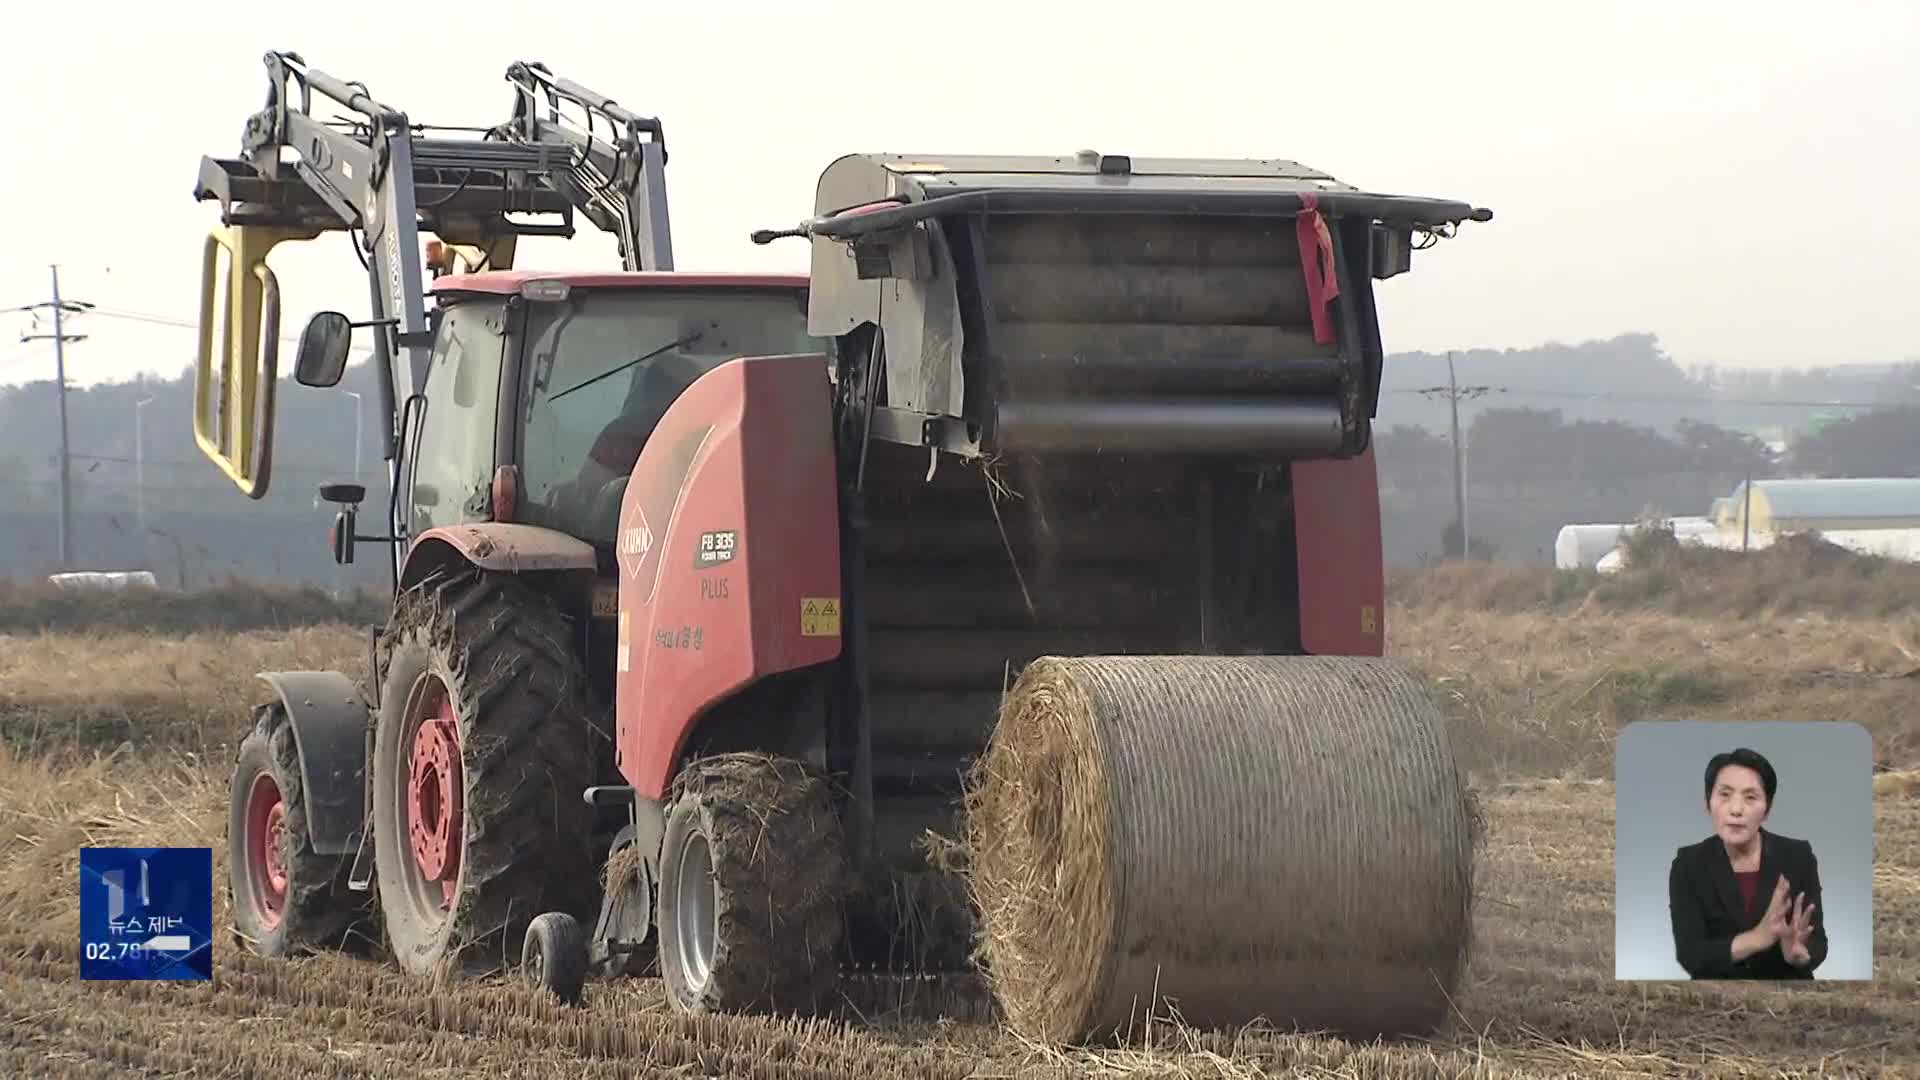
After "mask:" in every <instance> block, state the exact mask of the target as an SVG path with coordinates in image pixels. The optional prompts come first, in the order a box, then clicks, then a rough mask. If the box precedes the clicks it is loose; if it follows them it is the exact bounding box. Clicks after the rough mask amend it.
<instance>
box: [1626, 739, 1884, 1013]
mask: <svg viewBox="0 0 1920 1080" xmlns="http://www.w3.org/2000/svg"><path fill="white" fill-rule="evenodd" d="M1614 791H1615V800H1616V804H1615V814H1614V978H1616V979H1619V980H1632V981H1640V980H1685V979H1702V980H1705V979H1768V980H1807V979H1819V980H1852V981H1862V980H1871V979H1872V978H1873V736H1872V735H1871V734H1869V733H1868V732H1867V730H1866V729H1865V728H1863V727H1861V726H1860V725H1858V724H1851V723H1831V722H1824V721H1808V722H1792V721H1787V722H1739V723H1728V722H1720V721H1679V722H1667V721H1660V722H1655V721H1641V722H1638V723H1634V724H1630V725H1628V726H1627V727H1626V728H1625V729H1623V730H1622V731H1621V732H1620V736H1619V739H1618V742H1617V744H1616V750H1615V759H1614Z"/></svg>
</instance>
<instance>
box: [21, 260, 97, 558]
mask: <svg viewBox="0 0 1920 1080" xmlns="http://www.w3.org/2000/svg"><path fill="white" fill-rule="evenodd" d="M51 269H52V270H53V302H52V303H47V304H28V305H26V306H25V307H24V308H21V309H20V310H23V311H33V310H36V309H38V308H43V307H50V308H52V309H53V333H52V334H22V335H20V340H21V341H42V340H45V339H47V338H52V339H53V371H54V380H53V381H54V387H55V390H56V392H57V393H58V394H59V397H60V569H61V570H62V571H66V570H71V569H73V491H72V488H71V487H70V486H69V485H70V484H71V480H72V474H73V467H72V457H71V456H70V455H69V454H68V452H67V351H66V344H67V342H69V341H85V340H86V339H87V335H85V334H69V333H67V332H66V324H65V323H64V322H62V320H61V318H60V316H61V315H63V314H65V313H67V312H72V313H73V314H75V315H82V314H85V313H86V312H87V311H89V310H91V309H92V307H93V305H92V304H88V303H81V302H76V301H63V300H61V299H60V267H59V266H58V265H55V266H53V267H51Z"/></svg>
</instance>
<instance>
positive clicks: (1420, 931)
mask: <svg viewBox="0 0 1920 1080" xmlns="http://www.w3.org/2000/svg"><path fill="white" fill-rule="evenodd" d="M967 810H968V838H967V843H968V848H969V851H968V862H969V866H970V868H971V887H972V889H973V891H974V897H975V901H976V903H977V904H978V905H979V908H980V911H981V940H980V942H979V945H978V951H979V959H980V960H981V961H982V966H983V967H984V968H985V969H986V973H987V976H988V978H989V979H990V980H991V981H992V984H993V986H994V990H995V994H996V996H997V997H998V998H999V1000H1000V1005H1001V1007H1002V1009H1003V1010H1004V1012H1005V1014H1006V1017H1007V1020H1008V1022H1009V1024H1010V1025H1011V1026H1012V1027H1013V1028H1014V1029H1015V1030H1016V1031H1018V1032H1020V1033H1021V1034H1023V1035H1025V1036H1026V1037H1028V1038H1032V1039H1038V1040H1044V1041H1048V1042H1075V1041H1082V1040H1085V1039H1090V1038H1101V1037H1105V1036H1107V1035H1111V1034H1113V1033H1115V1032H1118V1031H1121V1030H1124V1029H1125V1028H1127V1027H1128V1026H1129V1025H1130V1024H1131V1025H1133V1026H1135V1027H1138V1026H1139V1025H1140V1024H1141V1023H1142V1022H1143V1021H1144V1019H1145V1017H1146V1016H1147V1015H1149V1011H1150V1010H1151V1012H1152V1014H1154V1015H1161V1014H1163V1013H1164V1010H1165V1008H1166V1007H1167V1006H1169V1005H1171V1006H1172V1007H1173V1008H1175V1009H1177V1011H1178V1012H1179V1014H1180V1018H1181V1019H1182V1020H1183V1021H1184V1022H1186V1023H1188V1024H1191V1025H1194V1026H1196V1027H1223V1026H1237V1025H1241V1024H1246V1023H1250V1022H1254V1021H1256V1020H1260V1019H1265V1020H1267V1021H1268V1022H1270V1023H1273V1024H1276V1025H1279V1026H1283V1027H1300V1028H1305V1029H1321V1030H1331V1031H1335V1032H1338V1033H1341V1034H1346V1035H1350V1036H1354V1037H1360V1038H1369V1037H1374V1036H1389V1037H1391V1036H1394V1035H1401V1034H1409V1033H1419V1032H1424V1031H1429V1030H1431V1029H1432V1028H1434V1027H1435V1026H1437V1025H1438V1024H1439V1023H1440V1022H1441V1021H1442V1020H1443V1019H1444V1017H1445V1013H1446V1009H1447V998H1448V996H1449V995H1450V994H1451V993H1452V991H1453V990H1454V988H1455V986H1456V982H1457V980H1458V978H1459V975H1460V973H1461V971H1462V970H1463V969H1464V967H1465V964H1466V959H1467V953H1468V949H1469V941H1470V935H1471V928H1472V904H1473V880H1472V879H1473V845H1474V839H1475V835H1474V834H1475V831H1476V827H1475V822H1474V808H1473V807H1472V805H1471V796H1470V793H1469V792H1468V790H1467V788H1466V785H1465V782H1464V779H1463V777H1462V776H1461V775H1460V774H1459V772H1458V770H1457V768H1456V765H1455V762H1454V758H1453V754H1452V751H1451V748H1450V746H1449V744H1448V742H1447V737H1446V729H1445V723H1444V720H1443V719H1442V717H1441V715H1440V713H1439V711H1438V710H1437V708H1436V707H1435V706H1434V704H1433V702H1432V700H1431V699H1430V698H1429V697H1428V696H1427V695H1426V693H1425V692H1424V690H1423V688H1422V687H1421V686H1420V685H1419V683H1418V682H1416V680H1415V679H1414V678H1413V677H1412V676H1410V675H1409V674H1407V673H1405V672H1404V671H1403V670H1402V669H1400V668H1399V667H1398V666H1396V665H1394V664H1392V663H1391V662H1388V661H1384V660H1377V659H1366V658H1344V657H1230V656H1192V657H1091V658H1076V659H1059V658H1052V657H1048V658H1043V659H1041V660H1038V661H1035V662H1034V663H1033V664H1031V665H1029V666H1028V667H1027V669H1026V670H1025V672H1024V673H1023V674H1022V675H1021V677H1020V679H1019V681H1018V682H1017V683H1016V684H1015V685H1014V687H1013V689H1012V690H1011V691H1010V692H1009V694H1008V696H1007V701H1006V704H1005V707H1004V709H1003V713H1002V716H1001V720H1000V724H999V726H998V728H997V729H996V731H995V733H994V736H993V739H992V741H991V743H990V745H989V746H988V749H987V752H986V753H985V754H984V755H982V757H981V759H980V761H979V763H978V764H977V766H976V769H975V772H974V774H973V776H972V778H971V781H970V784H969V790H968V795H967Z"/></svg>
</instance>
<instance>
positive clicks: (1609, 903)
mask: <svg viewBox="0 0 1920 1080" xmlns="http://www.w3.org/2000/svg"><path fill="white" fill-rule="evenodd" d="M1389 633H1390V641H1391V644H1390V650H1391V652H1392V653H1393V654H1394V655H1396V656H1398V657H1399V658H1401V659H1402V660H1404V661H1406V662H1407V663H1409V664H1411V665H1413V666H1415V667H1416V668H1418V669H1419V670H1421V671H1423V672H1424V673H1426V674H1427V675H1428V676H1430V677H1431V678H1432V679H1433V680H1434V683H1435V686H1436V687H1437V689H1438V691H1439V693H1440V695H1441V698H1442V701H1443V704H1444V706H1445V708H1446V709H1447V712H1448V714H1449V717H1450V719H1451V721H1452V723H1453V725H1454V731H1455V735H1456V738H1457V739H1458V742H1459V745H1460V749H1461V752H1462V755H1463V757H1464V759H1465V761H1466V763H1467V764H1468V766H1469V767H1470V769H1471V773H1472V778H1473V783H1474V784H1475V786H1476V788H1478V789H1479V791H1480V792H1481V798H1482V805H1483V807H1484V809H1485V811H1486V813H1487V818H1488V830H1489V831H1488V842H1487V847H1486V851H1485V855H1484V866H1483V869H1482V872H1481V874H1482V876H1481V888H1480V895H1479V899H1478V909H1477V916H1476V934H1477V944H1476V953H1475V958H1474V961H1473V965H1472V967H1471V970H1470V972H1469V975H1468V978H1467V979H1466V982H1465V984H1464V986H1463V987H1462V988H1461V992H1460V994H1459V997H1458V1001H1457V1002H1456V1009H1455V1017H1454V1019H1453V1021H1452V1022H1451V1023H1450V1024H1449V1025H1448V1027H1447V1028H1446V1029H1445V1030H1443V1031H1442V1032H1440V1033H1438V1034H1437V1035H1436V1036H1435V1037H1434V1038H1432V1039H1430V1040H1427V1041H1424V1042H1409V1043H1399V1044H1391V1045H1355V1044H1351V1043H1347V1042H1343V1041H1340V1040H1330V1039H1321V1038H1315V1037H1310V1036H1300V1035H1282V1034H1275V1033H1269V1032H1260V1031H1250V1032H1237V1033H1198V1032H1193V1031H1189V1030H1185V1029H1183V1028H1180V1027H1179V1026H1178V1025H1176V1024H1171V1023H1166V1022H1162V1023H1158V1024H1156V1025H1154V1030H1152V1031H1150V1032H1148V1031H1142V1032H1141V1033H1140V1034H1139V1035H1138V1036H1137V1037H1136V1038H1135V1039H1133V1040H1132V1041H1131V1042H1130V1043H1129V1044H1127V1045H1126V1046H1125V1047H1124V1048H1121V1049H1105V1050H1098V1051H1095V1050H1061V1049H1055V1048H1047V1047H1040V1046H1034V1045H1028V1044H1023V1043H1021V1042H1019V1041H1017V1040H1015V1039H1014V1038H1012V1037H1011V1036H1009V1035H1006V1034H1004V1033H1003V1032H1001V1031H1000V1030H999V1029H997V1028H995V1027H994V1026H992V1024H991V1023H990V1022H982V1018H981V1017H978V1016H977V1015H976V1016H969V1014H968V1008H966V1007H962V1006H967V1007H971V1006H973V1005H975V1004H976V1003H977V998H976V997H974V996H970V995H967V994H966V993H965V992H964V989H961V990H954V989H951V988H949V989H943V990H940V991H937V992H933V993H927V992H914V993H909V990H910V988H907V987H902V986H893V985H887V986H880V985H872V986H865V987H856V988H855V992H854V994H853V995H852V997H853V998H854V1000H852V1001H850V1002H849V1003H848V1004H847V1005H846V1007H845V1008H844V1009H843V1010H842V1012H843V1015H842V1016H840V1017H836V1018H830V1019H825V1020H816V1021H812V1022H809V1023H805V1024H794V1023H788V1022H783V1021H779V1020H773V1019H752V1018H726V1019H713V1018H707V1019H699V1020H694V1019H688V1018H684V1017H679V1016H675V1015H673V1014H671V1013H669V1012H668V1011H667V1009H666V1006H665V1004H664V1002H663V1001H662V999H661V997H660V993H659V990H658V986H657V983H655V982H654V981H653V980H649V979H639V980H628V981H625V982H622V983H617V984H596V985H590V989H589V1000H588V1002H587V1004H586V1006H585V1007H584V1008H580V1009H568V1008H565V1007H562V1006H559V1005H557V1004H556V1003H553V1002H551V1001H550V1000H548V999H545V998H543V997H541V996H539V995H537V994H534V993H532V992H529V991H527V990H524V989H522V988H520V987H518V986H516V985H513V984H511V983H490V984H478V985H461V986H456V987H443V988H433V987H430V986H425V985H423V984H421V983H419V982H416V981H413V980H410V979H407V978H404V977H402V976H400V975H399V974H397V973H396V972H394V971H392V970H390V969H388V968H385V967H382V966H380V965H378V964H375V963H371V962H366V961H354V960H349V959H345V958H341V957H333V956H326V957H317V958H313V959H309V960H303V961H299V962H295V963H284V962H270V961H262V960H258V959H253V958H248V957H245V956H242V955H240V954H239V953H237V952H236V950H234V949H233V948H232V947H231V945H230V944H229V943H228V942H227V941H226V940H225V939H221V940H219V941H217V942H216V952H215V959H214V971H215V978H214V980H213V982H212V983H211V984H202V985H185V984H178V985H176V984H155V983H83V982H81V981H80V980H79V978H78V972H77V968H78V953H79V945H78V940H77V933H78V915H77V904H76V901H75V896H76V893H77V887H78V869H77V868H78V857H77V853H76V851H77V848H78V847H79V846H81V845H83V844H166V845H202V844H204V845H209V846H212V847H213V848H214V849H215V860H216V874H221V873H224V870H223V867H222V866H221V863H222V861H223V859H222V856H223V854H224V849H223V843H222V829H223V827H224V816H225V795H226V791H225V784H226V770H227V765H228V761H229V759H230V755H231V745H232V740H233V739H234V738H235V737H237V735H238V733H239V732H240V731H241V730H243V725H244V723H245V716H246V711H245V710H246V706H247V705H248V704H249V703H250V702H251V701H252V700H253V699H254V697H255V695H256V693H257V690H256V685H257V684H255V683H254V680H253V677H252V676H253V673H254V672H256V671H260V670H264V669H268V668H272V667H339V668H342V669H343V670H349V671H352V670H356V669H357V667H358V665H359V664H360V663H362V662H363V659H362V658H363V657H364V648H365V639H364V637H362V636H361V635H360V634H359V633H358V632H355V631H349V630H346V629H341V628H326V627H320V628H310V629H296V630H291V631H250V632H244V633H205V634H198V635H184V636H173V637H165V638H157V637H146V636H140V635H136V634H131V633H125V632H115V633H81V632H76V633H59V634H54V633H41V634H28V633H23V634H18V635H15V636H11V637H5V636H0V910H3V911H5V912H6V913H7V916H8V917H7V918H6V919H5V920H4V921H0V1075H5V1076H22V1077H65V1076H76V1077H82V1076H84V1077H93V1076H100V1077H108V1076H112V1077H122V1076H129V1075H139V1076H230V1075H232V1076H254V1075H257V1076H274V1077H284V1076H290V1075H300V1076H304V1077H311V1078H315V1080H319V1078H327V1077H362V1076H365V1077H387V1076H395V1075H408V1076H418V1077H442V1076H446V1077H451V1076H471V1075H488V1076H492V1077H549V1076H552V1077H559V1076H581V1077H603V1076H604V1077H613V1076H635V1075H673V1076H740V1077H803V1076H804V1077H813V1076H819V1077H828V1076H832V1077H841V1076H858V1077H862V1078H871V1077H890V1076H930V1077H967V1076H1042V1077H1044V1076H1123V1075H1124V1076H1181V1077H1186V1076H1210V1077H1223V1078H1224V1077H1255V1076H1280V1075H1312V1076H1356V1077H1375V1076H1379V1077H1385V1076H1396V1077H1398V1076H1436V1077H1438V1076H1446V1077H1454V1076H1463V1075H1477V1074H1480V1073H1490V1074H1498V1075H1509V1076H1575V1075H1578V1076H1591V1075H1631V1076H1652V1075H1676V1076H1678V1075H1687V1076H1696V1075H1703V1074H1706V1075H1713V1074H1726V1075H1757V1074H1764V1075H1780V1074H1783V1073H1784V1074H1788V1075H1800V1074H1813V1073H1822V1074H1835V1073H1837V1074H1842V1075H1848V1074H1852V1075H1904V1074H1908V1073H1915V1074H1920V1023H1916V1017H1920V709H1916V708H1915V707H1914V704H1913V703H1914V701H1915V694H1916V690H1917V689H1920V679H1916V678H1914V677H1912V676H1913V674H1914V673H1915V672H1916V671H1917V670H1920V656H1916V654H1917V653H1920V635H1916V634H1915V632H1914V623H1913V622H1912V621H1911V620H1908V621H1907V622H1901V621H1899V620H1898V619H1895V620H1891V621H1890V620H1889V619H1888V618H1886V617H1884V616H1881V617H1871V618H1869V617H1853V616H1848V615H1845V614H1836V613H1820V612H1811V613H1802V614H1795V615H1783V616H1779V617H1773V618H1754V617H1745V618H1742V617H1736V616H1732V615H1720V614H1704V615H1685V614H1673V613H1660V614H1654V613H1650V612H1645V611H1633V610H1593V609H1591V608H1587V609H1579V610H1533V609H1531V608H1530V607H1529V605H1527V604H1504V605H1503V604H1485V603H1479V602H1476V603H1474V604H1472V605H1468V604H1462V603H1457V602H1446V601H1442V600H1434V599H1433V598H1431V597H1426V598H1423V600H1422V601H1421V602H1420V603H1419V604H1418V605H1417V606H1413V607H1408V606H1404V605H1403V606H1399V607H1396V608H1395V609H1394V610H1393V611H1392V613H1391V615H1390V618H1389ZM1640 718H1670V719H1696V720H1712V719H1734V718H1741V719H1748V718H1750V719H1792V720H1807V721H1814V720H1853V721H1858V722H1860V723H1862V724H1864V725H1866V726H1867V727H1868V729H1869V730H1871V731H1872V732H1873V733H1874V735H1875V749H1876V754H1877V757H1878V766H1879V768H1880V769H1881V770H1882V771H1881V772H1880V775H1879V776H1878V778H1877V783H1876V797H1875V828H1876V852H1875V854H1876V859H1877V867H1876V873H1875V880H1874V898H1873V917H1874V931H1875V948H1874V976H1875V980H1874V981H1873V982H1872V983H1838V982H1836V983H1816V984H1813V985H1803V986H1796V987H1782V988H1772V987H1756V986H1742V985H1729V986H1712V985H1693V984H1688V983H1656V984H1631V983H1624V984H1623V983H1616V982H1615V981H1614V978H1613V941H1614V937H1613V934H1614V928H1613V918H1612V908H1613V896H1614V880H1613V863H1612V856H1613V851H1612V844H1611V836H1612V821H1613V816H1614V807H1615V801H1614V799H1615V796H1614V791H1613V788H1612V785H1611V783H1610V782H1608V779H1607V777H1608V773H1609V771H1610V769H1611V762H1612V742H1613V735H1614V732H1615V731H1616V730H1618V728H1619V726H1620V725H1622V724H1625V723H1628V722H1631V721H1632V720H1634V719H1640ZM219 904H220V902H219V901H216V912H215V917H216V922H220V921H221V920H222V919H223V918H224V912H223V911H221V910H219ZM909 999H912V1001H913V1004H912V1007H908V1008H902V1007H899V1006H900V1005H901V1002H903V1001H907V1000H909ZM943 1005H945V1006H948V1007H949V1008H948V1011H949V1012H951V1013H954V1014H957V1016H958V1017H959V1018H957V1019H948V1020H939V1019H935V1018H934V1015H935V1014H937V1013H938V1012H939V1011H941V1007H942V1006H943Z"/></svg>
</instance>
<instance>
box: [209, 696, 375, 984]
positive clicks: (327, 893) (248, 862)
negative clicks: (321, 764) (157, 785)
mask: <svg viewBox="0 0 1920 1080" xmlns="http://www.w3.org/2000/svg"><path fill="white" fill-rule="evenodd" d="M227 803H228V808H227V907H228V910H229V912H230V914H231V916H232V919H233V937H234V941H235V943H236V944H238V945H239V946H240V947H241V948H243V949H246V950H248V951H250V952H254V953H258V954H260V955H261V956H275V957H286V956H293V955H297V954H299V953H303V952H312V951H317V950H320V949H330V948H345V947H348V946H350V945H352V944H353V943H354V942H355V941H371V940H372V938H371V933H370V932H371V930H372V927H371V921H372V920H371V912H372V906H373V902H372V898H371V897H370V896H369V895H368V894H366V893H357V892H354V891H352V890H351V889H349V888H347V878H348V877H349V876H350V872H351V869H352V865H351V864H352V859H351V857H349V856H346V855H322V854H320V853H319V852H317V851H315V850H314V849H313V838H312V836H311V835H309V834H308V832H307V810H306V799H305V797H304V792H303V790H302V787H301V779H300V748H299V745H298V743H296V742H295V740H294V737H293V725H292V724H291V723H290V722H289V721H288V719H287V713H286V709H285V708H284V707H282V706H281V705H280V704H279V703H278V702H275V703H274V704H271V705H262V706H260V707H259V709H258V710H256V712H255V714H254V724H253V730H252V731H250V732H248V733H247V737H246V738H244V739H242V740H241V741H240V749H239V753H238V754H237V756H236V758H235V761H234V768H233V777H232V780H231V786H230V788H229V790H228V798H227Z"/></svg>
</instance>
